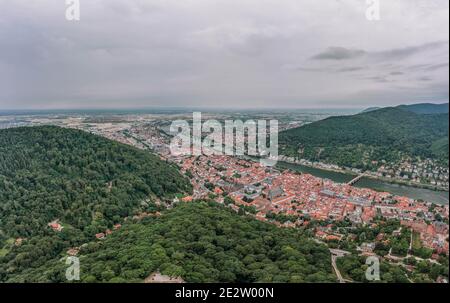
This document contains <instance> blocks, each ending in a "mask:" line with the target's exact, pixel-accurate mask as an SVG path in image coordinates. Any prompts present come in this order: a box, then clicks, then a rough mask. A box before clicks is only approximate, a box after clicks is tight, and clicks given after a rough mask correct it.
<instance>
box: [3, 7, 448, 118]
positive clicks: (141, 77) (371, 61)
mask: <svg viewBox="0 0 450 303" xmlns="http://www.w3.org/2000/svg"><path fill="white" fill-rule="evenodd" d="M80 2H81V21H79V22H69V21H67V20H65V3H64V1H59V0H37V1H28V0H0V12H1V14H0V109H7V108H9V109H15V108H88V107H149V106H185V107H188V106H209V107H247V108H251V107H274V108H280V107H296V108H306V107H366V106H374V105H377V106H380V105H381V106H383V105H395V104H400V103H412V102H421V101H427V102H444V101H448V85H449V79H448V72H449V67H448V64H449V63H448V62H449V55H448V52H449V43H448V37H449V32H448V20H449V7H448V6H449V3H448V1H447V0H435V1H430V0H395V1H393V0H380V7H381V12H380V15H381V20H380V21H375V22H374V21H368V20H367V19H366V17H365V10H366V4H365V1H360V0H335V1H326V3H322V1H317V0H243V1H241V0H214V1H213V0H183V1H179V0H80ZM323 2H325V0H323Z"/></svg>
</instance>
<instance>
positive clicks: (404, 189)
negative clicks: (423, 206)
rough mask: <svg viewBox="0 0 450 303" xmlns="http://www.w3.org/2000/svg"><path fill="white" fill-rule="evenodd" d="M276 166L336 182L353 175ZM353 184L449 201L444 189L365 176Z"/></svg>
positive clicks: (291, 166)
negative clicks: (413, 185) (421, 186)
mask: <svg viewBox="0 0 450 303" xmlns="http://www.w3.org/2000/svg"><path fill="white" fill-rule="evenodd" d="M277 166H278V167H279V168H285V169H291V170H294V171H300V172H304V173H308V174H311V175H313V176H316V177H319V178H325V179H330V180H333V181H335V182H338V183H346V182H348V181H350V180H352V179H353V178H354V177H355V175H351V174H346V173H339V172H334V171H328V170H324V169H319V168H313V167H309V166H304V165H300V164H292V163H286V162H279V163H278V164H277ZM355 186H356V187H363V188H371V189H374V190H377V191H385V192H390V193H392V194H394V195H398V196H405V197H409V198H412V199H417V200H418V199H421V200H424V201H428V202H432V203H436V204H443V205H446V204H448V202H449V193H448V192H446V191H436V190H430V189H425V188H418V187H412V186H406V185H399V184H394V183H388V182H384V181H381V180H375V179H370V178H366V177H364V178H362V179H361V180H359V181H358V182H357V183H356V184H355Z"/></svg>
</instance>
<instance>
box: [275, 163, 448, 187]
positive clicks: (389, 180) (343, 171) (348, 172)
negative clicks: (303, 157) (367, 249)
mask: <svg viewBox="0 0 450 303" xmlns="http://www.w3.org/2000/svg"><path fill="white" fill-rule="evenodd" d="M279 163H286V164H293V165H301V166H305V167H310V168H314V169H320V170H324V171H329V172H335V173H341V174H346V175H350V176H353V178H355V177H357V176H358V174H357V173H355V172H353V171H351V170H346V169H343V168H341V169H333V168H328V167H322V166H314V165H307V164H300V163H296V162H290V161H286V160H283V161H279ZM361 174H364V178H369V179H372V180H377V181H381V182H387V183H391V184H398V185H405V186H408V187H416V188H422V189H429V190H433V191H444V192H448V189H447V188H444V187H441V186H436V185H431V184H423V183H416V182H411V181H405V180H400V179H393V178H385V177H379V176H374V175H371V174H367V173H364V172H362V173H361ZM353 178H352V179H353Z"/></svg>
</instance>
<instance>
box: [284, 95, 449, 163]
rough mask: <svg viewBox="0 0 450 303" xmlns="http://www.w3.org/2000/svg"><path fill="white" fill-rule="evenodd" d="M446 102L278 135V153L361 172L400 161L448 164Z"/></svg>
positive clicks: (379, 112)
mask: <svg viewBox="0 0 450 303" xmlns="http://www.w3.org/2000/svg"><path fill="white" fill-rule="evenodd" d="M448 118H449V117H448V103H447V104H415V105H401V106H398V107H386V108H380V109H375V110H370V111H365V112H362V113H359V114H356V115H352V116H338V117H330V118H327V119H324V120H321V121H317V122H314V123H311V124H308V125H305V126H302V127H299V128H295V129H290V130H287V131H285V132H282V133H281V134H280V146H281V153H282V154H284V155H287V156H291V157H298V158H305V159H310V160H313V161H322V162H326V163H333V164H338V165H341V166H348V167H357V168H362V169H370V168H373V164H372V161H379V160H386V161H399V160H400V159H401V158H402V157H403V156H405V155H406V156H411V157H416V156H418V157H427V158H433V159H436V160H439V161H442V162H443V163H448V159H447V158H448V126H449V125H448Z"/></svg>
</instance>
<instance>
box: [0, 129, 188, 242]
mask: <svg viewBox="0 0 450 303" xmlns="http://www.w3.org/2000/svg"><path fill="white" fill-rule="evenodd" d="M190 190H191V188H190V184H189V182H188V181H187V180H186V179H185V178H183V177H182V176H181V175H180V174H179V172H178V170H177V169H176V168H175V167H173V166H172V165H169V164H168V163H166V162H164V161H161V160H160V159H159V158H158V157H156V156H154V155H152V154H150V153H148V152H145V151H140V150H138V149H135V148H133V147H130V146H127V145H124V144H121V143H117V142H114V141H111V140H108V139H105V138H102V137H99V136H95V135H92V134H88V133H85V132H83V131H78V130H71V129H64V128H59V127H52V126H43V127H24V128H13V129H7V130H1V131H0V249H1V248H2V246H3V245H4V244H5V241H6V239H8V238H17V237H24V238H28V237H32V236H35V235H43V234H45V233H46V232H48V227H47V225H48V223H49V222H51V221H53V220H59V222H60V223H61V224H62V225H63V226H64V227H65V230H66V231H68V230H71V231H81V233H82V234H84V236H86V237H92V236H94V235H95V233H96V232H100V231H104V230H105V229H106V228H110V227H111V226H112V225H113V224H114V223H118V222H120V221H121V218H124V217H126V216H129V215H132V214H133V213H135V212H137V211H142V210H144V209H145V203H146V202H145V200H147V199H153V200H154V199H155V198H156V197H165V196H170V195H173V194H176V193H179V192H185V191H190Z"/></svg>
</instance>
